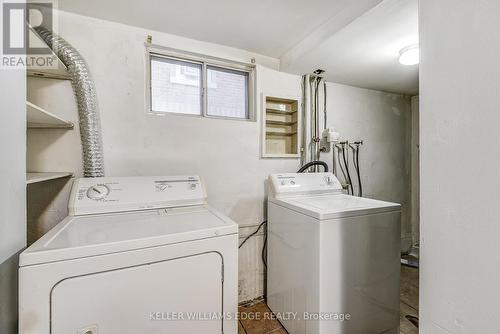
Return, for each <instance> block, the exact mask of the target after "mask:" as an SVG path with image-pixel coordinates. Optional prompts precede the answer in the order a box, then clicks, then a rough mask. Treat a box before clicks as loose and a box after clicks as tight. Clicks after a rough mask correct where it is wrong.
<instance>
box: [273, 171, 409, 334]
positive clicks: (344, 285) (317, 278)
mask: <svg viewBox="0 0 500 334" xmlns="http://www.w3.org/2000/svg"><path fill="white" fill-rule="evenodd" d="M269 188H270V191H269V201H268V224H269V226H268V266H267V267H268V273H267V275H268V276H267V289H268V290H267V301H268V304H269V307H270V308H271V310H272V311H273V312H274V313H276V314H277V316H278V317H280V318H281V322H282V324H283V325H284V327H285V328H286V329H287V331H288V332H289V333H290V334H347V333H349V334H371V333H373V334H375V333H376V334H378V333H399V276H400V242H401V241H400V240H401V236H400V220H401V218H400V205H399V204H395V203H388V202H382V201H377V200H372V199H367V198H360V197H355V196H349V195H344V194H342V192H341V191H342V187H341V185H340V182H339V181H338V180H337V178H336V177H335V176H334V175H333V174H331V173H310V174H276V175H271V176H270V178H269Z"/></svg>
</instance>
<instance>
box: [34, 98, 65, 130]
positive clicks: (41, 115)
mask: <svg viewBox="0 0 500 334" xmlns="http://www.w3.org/2000/svg"><path fill="white" fill-rule="evenodd" d="M26 117H27V123H28V129H73V127H74V125H73V123H71V122H69V121H66V120H64V119H62V118H60V117H58V116H56V115H54V114H52V113H50V112H48V111H46V110H44V109H42V108H40V107H39V106H37V105H35V104H33V103H31V102H29V101H26Z"/></svg>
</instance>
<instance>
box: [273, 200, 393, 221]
mask: <svg viewBox="0 0 500 334" xmlns="http://www.w3.org/2000/svg"><path fill="white" fill-rule="evenodd" d="M269 200H270V201H271V202H274V203H276V204H278V205H281V206H284V207H287V208H289V209H291V210H294V211H298V212H301V213H303V214H306V215H308V216H311V217H313V218H316V219H320V220H324V219H333V218H342V217H353V216H361V215H368V214H375V213H382V212H391V211H399V210H401V205H400V204H397V203H391V202H384V201H379V200H374V199H370V198H364V197H356V196H350V195H344V194H334V195H331V194H330V195H315V196H297V197H289V198H282V199H276V198H270V199H269Z"/></svg>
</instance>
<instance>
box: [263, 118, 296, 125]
mask: <svg viewBox="0 0 500 334" xmlns="http://www.w3.org/2000/svg"><path fill="white" fill-rule="evenodd" d="M266 124H270V125H286V126H290V125H295V124H297V122H287V121H274V120H269V119H268V120H266Z"/></svg>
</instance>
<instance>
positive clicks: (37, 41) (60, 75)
mask: <svg viewBox="0 0 500 334" xmlns="http://www.w3.org/2000/svg"><path fill="white" fill-rule="evenodd" d="M28 34H29V38H30V45H32V42H33V44H34V46H35V47H37V48H46V49H48V50H50V55H49V56H51V57H52V59H54V61H55V62H56V63H57V66H55V67H54V68H43V69H42V68H39V67H36V66H35V67H32V66H29V64H28V67H27V74H28V76H30V77H38V78H49V79H60V80H71V77H70V75H69V72H68V68H67V67H66V65H64V64H63V62H62V61H61V60H60V59H59V57H57V55H56V54H55V53H54V52H53V51H52V49H50V48H49V46H48V45H47V44H46V43H45V41H44V40H43V39H42V37H40V35H39V34H38V33H37V32H36V31H35V30H34V29H33V28H32V27H31V26H30V27H29V30H28ZM32 38H33V40H32Z"/></svg>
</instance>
